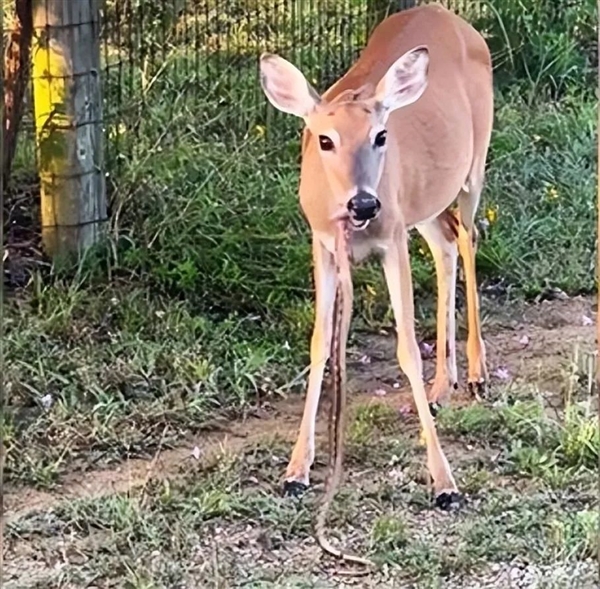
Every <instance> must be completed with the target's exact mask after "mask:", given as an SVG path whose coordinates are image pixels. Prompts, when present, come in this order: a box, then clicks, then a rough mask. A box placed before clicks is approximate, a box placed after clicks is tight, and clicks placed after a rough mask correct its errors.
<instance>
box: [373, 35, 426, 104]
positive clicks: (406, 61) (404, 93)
mask: <svg viewBox="0 0 600 589" xmlns="http://www.w3.org/2000/svg"><path fill="white" fill-rule="evenodd" d="M428 68H429V50H428V49H427V47H425V46H421V47H415V48H414V49H412V50H411V51H407V52H406V53H405V54H404V55H403V56H402V57H400V58H399V59H398V60H397V61H395V62H394V63H393V64H392V66H391V67H390V69H389V70H388V71H387V72H386V74H385V76H383V78H382V79H381V80H380V82H379V84H377V89H376V90H375V98H376V100H377V101H378V102H379V103H380V104H381V105H382V106H383V108H384V109H385V110H387V111H389V112H391V111H393V110H396V109H397V108H402V107H403V106H408V105H409V104H412V103H413V102H415V101H416V100H418V99H419V98H420V97H421V95H422V94H423V92H425V88H427V71H428Z"/></svg>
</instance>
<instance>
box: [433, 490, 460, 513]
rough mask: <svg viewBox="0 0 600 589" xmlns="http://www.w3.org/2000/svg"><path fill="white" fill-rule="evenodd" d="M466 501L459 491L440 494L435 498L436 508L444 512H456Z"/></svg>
mask: <svg viewBox="0 0 600 589" xmlns="http://www.w3.org/2000/svg"><path fill="white" fill-rule="evenodd" d="M464 502H465V499H464V497H463V496H462V495H461V494H460V493H459V492H458V491H450V492H449V493H446V492H444V493H440V494H439V495H438V496H437V497H436V498H435V506H436V507H437V508H439V509H441V510H442V511H456V510H457V509H460V508H461V507H462V506H463V505H464Z"/></svg>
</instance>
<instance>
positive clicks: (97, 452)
mask: <svg viewBox="0 0 600 589" xmlns="http://www.w3.org/2000/svg"><path fill="white" fill-rule="evenodd" d="M174 88H175V90H177V85H176V84H175V86H174ZM162 90H165V88H162ZM176 97H177V94H175V95H174V99H175V100H176ZM157 98H158V95H157ZM164 100H166V97H163V102H160V101H158V100H157V101H156V102H154V101H152V100H149V101H148V103H147V107H146V111H145V117H144V122H143V128H142V130H141V131H140V135H139V138H138V139H137V142H136V149H135V153H134V155H133V157H132V159H131V160H130V161H127V162H125V163H124V164H123V166H122V168H121V170H120V172H119V176H118V178H117V183H116V192H115V193H114V194H113V198H112V213H113V217H112V218H113V225H112V231H111V239H110V243H109V247H107V248H106V249H104V250H100V251H97V252H93V253H91V254H90V255H89V256H88V258H87V259H86V260H85V261H84V262H83V263H82V264H81V265H80V267H79V269H78V270H77V272H76V274H75V275H73V274H72V273H71V274H68V273H65V272H64V271H61V270H58V269H56V271H55V272H54V274H53V276H48V274H47V273H44V274H40V273H34V274H33V276H32V279H31V281H30V283H29V285H28V286H27V288H25V289H24V290H22V291H20V292H19V293H18V296H17V297H16V298H11V299H9V300H7V304H6V307H5V308H6V311H5V313H6V334H7V341H6V346H5V350H6V354H7V371H6V376H5V378H6V382H7V383H8V397H7V399H8V408H9V411H8V416H7V419H8V422H7V429H6V432H5V438H6V440H7V442H8V444H9V453H8V456H7V468H8V470H7V473H8V476H9V478H11V479H13V480H16V479H19V480H27V481H32V482H36V483H37V484H41V485H48V484H52V483H53V482H54V481H55V480H56V478H57V476H58V475H59V473H60V472H62V471H63V470H64V469H65V468H67V467H68V465H69V463H71V462H72V461H73V460H75V459H76V458H77V457H78V456H80V454H81V452H82V451H83V450H84V449H85V451H86V452H89V454H88V455H89V456H91V457H92V462H95V461H96V460H106V459H114V458H116V457H119V456H123V455H125V454H128V453H129V454H133V455H138V454H146V453H148V452H151V451H152V449H153V447H155V445H156V444H157V443H158V442H157V441H158V438H159V437H160V436H159V432H162V430H163V428H164V426H165V424H167V423H168V424H170V425H169V431H168V432H167V440H170V439H171V438H172V437H174V436H176V432H178V431H183V430H185V429H186V428H192V429H195V428H199V427H202V426H203V424H206V423H208V422H210V420H211V418H212V417H214V415H215V414H218V413H219V412H221V411H223V410H224V409H226V410H227V411H234V412H235V411H237V410H241V409H243V408H245V407H247V406H248V404H251V403H253V402H254V401H255V400H256V395H257V394H263V395H264V394H268V393H270V392H273V391H276V390H279V388H280V387H282V386H283V387H286V388H285V390H287V383H289V382H291V381H293V382H294V384H295V385H299V386H301V385H302V382H303V381H302V379H300V380H298V381H294V377H295V376H296V375H298V374H299V373H300V372H301V371H302V369H303V367H304V366H305V365H306V363H307V360H308V358H307V354H308V346H307V341H308V338H309V335H310V331H311V323H312V279H311V276H310V272H311V263H310V247H309V230H308V227H307V226H306V224H305V222H304V220H303V219H302V216H301V214H300V211H299V205H298V199H297V195H296V188H297V182H298V178H297V169H298V168H297V163H296V159H297V154H298V150H299V145H298V136H297V134H296V133H292V134H291V135H290V129H291V127H290V126H289V125H290V124H291V123H289V122H288V121H285V120H284V119H276V120H274V121H273V122H272V128H271V129H270V132H269V137H267V138H265V136H263V135H262V131H260V128H259V130H256V129H254V131H252V132H251V134H250V135H249V136H247V137H239V138H237V139H235V140H233V141H232V140H231V138H229V139H228V138H222V139H217V138H215V136H214V134H213V133H212V131H208V132H205V129H204V127H203V124H202V122H201V121H200V122H199V124H198V125H191V124H190V123H189V121H190V120H192V118H193V114H194V112H202V109H203V107H204V106H205V105H206V104H208V102H207V101H206V100H205V99H198V100H197V101H196V104H195V106H194V105H193V104H190V103H189V101H188V102H185V103H182V108H181V110H177V109H173V110H169V109H165V107H164ZM595 129H596V119H595V107H594V102H593V100H591V98H590V97H589V95H587V94H582V93H578V92H574V93H573V94H572V95H568V96H566V97H563V98H562V99H561V100H560V101H559V102H555V103H552V104H548V103H545V102H539V103H534V104H532V105H528V104H527V103H525V102H524V101H523V100H521V98H519V97H518V96H516V95H515V94H506V93H505V94H499V95H498V97H497V113H496V123H495V130H494V135H493V140H492V149H491V154H490V163H489V171H488V183H487V188H486V191H485V193H484V202H483V203H482V210H481V215H480V216H481V217H483V216H484V215H486V214H487V216H488V217H489V218H490V219H491V222H490V226H489V227H488V229H487V231H486V236H485V238H484V239H483V240H482V242H481V244H480V248H479V254H478V275H479V278H480V280H481V281H482V283H484V284H485V283H490V282H491V283H496V282H500V283H502V284H503V285H504V287H506V288H509V289H511V290H512V291H513V292H518V293H521V294H522V295H526V296H532V295H535V294H538V293H540V292H542V291H544V290H545V289H546V288H547V287H548V286H553V287H559V288H562V289H564V290H565V291H567V292H569V293H576V292H587V291H590V290H592V289H593V287H594V283H593V276H594V260H595V256H594V254H593V250H594V228H595V205H594V193H595V184H594V178H595V170H596V167H595V161H594V160H595V158H594V153H595V148H594V142H595ZM279 132H281V141H277V140H275V141H274V140H273V137H274V136H275V137H277V133H279ZM564 145H568V146H569V149H564ZM412 249H413V254H414V255H413V275H414V278H415V292H416V297H417V307H418V310H419V313H420V320H421V322H422V324H423V326H425V325H428V324H429V322H428V320H427V316H428V315H429V316H430V314H431V311H432V309H433V306H432V305H433V303H434V297H433V293H434V292H435V290H434V289H435V278H434V275H433V268H432V262H431V256H430V255H429V253H428V252H427V250H426V247H425V246H424V245H423V243H422V242H421V241H420V239H418V238H416V237H415V239H414V241H413V244H412ZM355 285H356V290H357V300H356V304H357V313H356V321H358V322H363V323H366V325H368V326H371V327H373V326H381V325H389V323H390V321H391V315H390V311H389V303H388V296H387V292H386V288H385V285H384V283H383V277H382V272H381V270H380V268H379V266H378V265H377V264H367V265H365V266H362V267H361V268H359V269H358V271H357V273H356V281H355ZM292 388H293V387H292ZM47 395H50V396H51V398H52V400H53V402H54V403H53V406H52V408H51V409H49V410H44V409H43V407H42V399H44V398H46V396H47ZM132 418H133V420H132ZM128 423H129V424H131V423H135V427H124V426H125V424H128ZM65 432H66V433H65ZM55 442H57V443H55ZM530 458H531V460H534V458H535V457H530Z"/></svg>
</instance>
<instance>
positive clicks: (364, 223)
mask: <svg viewBox="0 0 600 589" xmlns="http://www.w3.org/2000/svg"><path fill="white" fill-rule="evenodd" d="M350 223H351V224H352V228H353V229H354V230H355V231H364V230H365V229H366V228H367V227H368V226H369V223H371V219H355V218H354V217H350Z"/></svg>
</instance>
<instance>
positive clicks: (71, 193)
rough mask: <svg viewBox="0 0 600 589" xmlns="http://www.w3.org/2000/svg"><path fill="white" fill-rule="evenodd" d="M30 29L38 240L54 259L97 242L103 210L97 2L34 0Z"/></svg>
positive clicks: (102, 155) (99, 235)
mask: <svg viewBox="0 0 600 589" xmlns="http://www.w3.org/2000/svg"><path fill="white" fill-rule="evenodd" d="M33 27H34V39H33V48H32V63H33V67H32V78H33V100H34V113H35V127H36V139H37V155H38V169H39V176H40V184H41V201H42V202H41V209H42V243H43V246H44V250H45V252H46V253H47V254H48V255H49V256H51V257H52V258H54V259H55V260H56V259H59V258H64V257H68V258H70V257H73V256H74V255H78V254H81V253H82V252H83V251H85V250H86V249H87V248H88V247H89V246H91V245H93V244H95V243H97V242H98V241H99V240H100V238H101V236H102V234H103V229H104V224H105V221H106V215H107V206H106V182H105V177H104V163H103V162H104V154H103V149H104V141H103V123H102V100H101V93H100V40H99V29H100V27H99V10H98V0H33Z"/></svg>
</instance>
